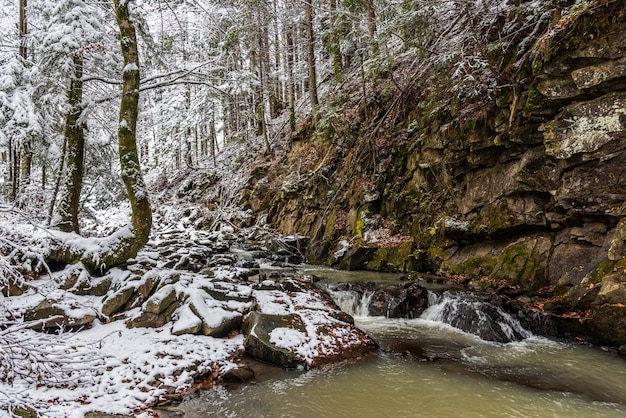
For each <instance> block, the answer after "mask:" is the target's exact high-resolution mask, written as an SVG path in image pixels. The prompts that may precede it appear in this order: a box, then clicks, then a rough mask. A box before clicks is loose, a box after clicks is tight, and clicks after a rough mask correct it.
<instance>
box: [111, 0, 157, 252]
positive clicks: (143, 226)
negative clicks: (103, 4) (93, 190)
mask: <svg viewBox="0 0 626 418" xmlns="http://www.w3.org/2000/svg"><path fill="white" fill-rule="evenodd" d="M131 1H132V0H113V2H114V4H115V16H116V19H117V24H118V26H119V28H120V45H121V48H122V55H123V56H124V70H123V73H122V81H123V86H122V101H121V104H120V118H119V127H118V131H117V137H118V144H119V154H120V167H121V171H122V180H123V181H124V185H125V186H126V191H127V192H128V198H129V200H130V205H131V210H132V215H131V216H132V218H131V224H132V227H133V232H134V239H132V240H130V242H129V243H128V244H129V247H128V248H127V249H126V251H125V253H126V254H120V255H122V258H123V260H121V259H119V260H116V261H118V262H122V261H125V260H126V259H127V258H128V257H134V256H135V255H136V254H137V251H139V249H141V248H142V247H143V246H144V245H145V243H146V242H147V241H148V236H149V235H150V229H151V228H152V208H151V207H150V201H149V199H148V191H147V189H146V186H145V184H144V181H143V175H142V173H141V167H140V165H139V155H138V153H137V140H136V133H137V115H138V113H139V84H140V74H139V51H138V48H137V36H136V34H135V27H134V25H133V23H132V21H131V18H130V14H129V10H128V4H129V3H131ZM124 257H126V258H124Z"/></svg>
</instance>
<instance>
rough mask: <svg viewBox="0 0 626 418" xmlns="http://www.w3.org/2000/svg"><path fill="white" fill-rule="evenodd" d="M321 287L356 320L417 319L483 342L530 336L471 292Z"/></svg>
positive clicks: (356, 285)
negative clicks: (454, 330) (455, 329)
mask: <svg viewBox="0 0 626 418" xmlns="http://www.w3.org/2000/svg"><path fill="white" fill-rule="evenodd" d="M323 287H324V290H326V292H328V294H329V295H330V296H331V297H332V298H333V300H334V301H335V303H337V305H338V306H339V308H341V310H343V311H344V312H346V313H348V314H350V315H352V316H356V317H364V316H385V317H386V318H406V319H415V318H418V319H423V320H426V321H432V322H439V323H444V324H447V325H450V326H452V327H454V328H458V329H460V330H462V331H465V332H467V333H469V334H474V335H476V336H478V337H480V338H481V339H483V340H486V341H496V342H503V343H506V342H511V341H521V340H523V339H525V338H528V337H531V336H532V333H531V332H529V331H527V330H526V329H524V327H523V326H522V325H521V324H520V322H519V320H518V319H517V318H514V317H513V316H512V315H511V314H509V313H507V312H505V311H504V310H503V309H502V308H500V307H498V306H495V305H493V304H492V303H490V301H489V300H487V299H486V298H484V297H481V296H480V295H476V294H474V293H471V292H466V291H457V292H455V291H450V290H448V291H445V292H443V293H436V292H434V291H431V290H426V289H424V288H420V287H419V286H415V287H411V286H409V287H399V286H397V285H396V286H395V287H393V286H386V287H385V286H371V285H369V284H366V285H364V284H362V283H325V284H324V285H323ZM368 287H369V288H368ZM420 289H421V290H420Z"/></svg>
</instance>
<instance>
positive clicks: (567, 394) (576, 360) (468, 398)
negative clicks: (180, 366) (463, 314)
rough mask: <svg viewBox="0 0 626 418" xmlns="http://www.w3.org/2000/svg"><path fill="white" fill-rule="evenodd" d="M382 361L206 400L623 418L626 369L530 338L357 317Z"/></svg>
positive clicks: (192, 404)
mask: <svg viewBox="0 0 626 418" xmlns="http://www.w3.org/2000/svg"><path fill="white" fill-rule="evenodd" d="M357 322H358V324H359V325H360V326H361V327H362V328H364V329H365V330H367V332H368V333H370V335H372V336H373V337H374V338H375V339H377V340H378V341H379V342H380V344H381V352H380V353H379V355H378V356H373V357H372V358H369V359H362V360H361V361H352V362H349V363H342V364H336V365H332V366H328V367H324V368H321V369H316V370H311V371H306V372H297V371H287V372H284V371H280V372H277V373H275V374H271V375H270V376H269V377H266V379H265V380H262V381H257V382H255V383H249V384H246V385H241V386H231V387H220V388H217V389H213V390H209V391H206V392H201V393H197V394H196V395H194V396H193V397H192V398H191V399H188V400H187V401H185V402H184V403H183V404H182V405H181V406H180V408H181V409H182V410H183V411H185V413H186V415H185V416H186V417H188V418H199V417H207V416H216V417H312V418H313V417H457V416H463V417H472V416H473V417H506V416H508V417H548V416H549V417H568V418H571V417H624V416H626V361H624V360H623V359H621V358H619V357H617V356H616V355H614V354H612V353H607V352H603V351H601V350H599V349H592V348H589V347H583V346H577V345H572V344H563V343H559V342H554V341H550V340H547V339H543V338H538V337H531V338H527V339H525V340H523V341H521V342H515V343H508V344H496V343H488V342H484V341H482V340H480V339H478V338H477V337H475V336H473V335H469V334H466V333H463V332H460V331H457V330H455V329H453V328H451V327H449V326H447V325H442V324H440V323H436V322H432V321H427V320H422V319H415V320H398V319H384V318H370V317H358V318H357Z"/></svg>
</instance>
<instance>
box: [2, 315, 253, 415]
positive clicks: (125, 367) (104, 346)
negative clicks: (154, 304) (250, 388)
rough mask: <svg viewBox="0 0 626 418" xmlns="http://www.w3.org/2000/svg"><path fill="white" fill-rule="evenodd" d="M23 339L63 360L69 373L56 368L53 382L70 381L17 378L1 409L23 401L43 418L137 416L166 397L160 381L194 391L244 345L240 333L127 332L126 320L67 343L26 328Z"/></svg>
mask: <svg viewBox="0 0 626 418" xmlns="http://www.w3.org/2000/svg"><path fill="white" fill-rule="evenodd" d="M16 337H17V338H18V339H19V341H22V342H25V341H28V342H30V343H31V344H33V345H35V346H36V347H41V348H44V349H45V352H41V353H39V354H40V355H45V356H46V358H47V359H48V361H51V360H58V361H61V362H62V363H61V364H63V368H62V369H60V370H56V371H55V370H53V374H52V376H50V379H49V380H52V379H54V380H57V381H62V382H63V383H62V384H59V385H56V386H49V385H48V384H44V385H41V386H40V385H37V384H36V382H32V381H28V380H26V379H16V381H15V382H14V385H13V386H8V387H7V385H6V384H0V405H3V404H4V405H6V404H7V403H9V402H11V401H15V400H17V399H19V403H21V404H22V405H24V404H25V405H28V406H31V407H32V406H34V407H35V408H37V409H38V411H39V413H40V414H41V416H43V417H68V418H73V417H76V418H82V417H83V416H84V415H85V414H86V413H87V412H90V411H106V412H107V413H113V414H133V413H134V412H135V411H136V410H138V409H139V410H141V409H144V408H145V406H146V404H150V403H153V402H155V401H157V400H158V399H159V398H160V397H162V396H163V395H165V394H166V391H165V389H160V388H156V387H155V382H159V383H162V384H163V385H166V386H172V387H174V388H175V389H176V391H178V392H181V391H185V390H189V389H190V388H191V386H192V385H193V383H194V382H193V377H194V376H195V375H196V374H204V373H213V370H214V369H215V367H217V368H218V369H221V370H222V371H225V370H227V369H229V368H231V367H234V363H232V362H231V360H230V359H231V358H232V357H233V355H234V353H236V352H237V351H239V350H241V349H242V346H243V338H242V337H241V336H236V337H235V338H232V339H228V340H224V339H216V338H213V337H206V336H198V335H188V334H185V335H181V336H176V337H175V336H173V335H172V334H171V333H170V332H169V331H168V329H167V327H163V328H159V329H152V328H136V329H128V328H126V326H125V324H124V322H123V321H118V322H113V323H110V324H106V325H105V324H101V323H99V322H97V323H96V325H95V326H94V327H93V328H92V329H89V330H85V331H82V332H78V333H65V334H63V335H62V338H61V341H60V340H59V336H56V335H50V334H44V333H39V332H35V331H33V330H22V331H20V332H19V333H17V336H16ZM55 357H56V358H55ZM64 361H65V363H63V362H64Z"/></svg>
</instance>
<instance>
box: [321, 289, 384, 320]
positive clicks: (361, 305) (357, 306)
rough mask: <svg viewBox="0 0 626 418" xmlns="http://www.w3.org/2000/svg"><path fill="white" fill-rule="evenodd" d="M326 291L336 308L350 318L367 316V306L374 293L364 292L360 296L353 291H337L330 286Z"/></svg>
mask: <svg viewBox="0 0 626 418" xmlns="http://www.w3.org/2000/svg"><path fill="white" fill-rule="evenodd" d="M326 291H327V292H328V294H329V295H330V296H331V297H332V298H333V300H334V301H335V303H336V304H337V306H339V308H340V309H341V310H342V311H344V312H345V313H347V314H350V315H352V316H368V315H369V305H370V302H371V300H372V296H373V295H374V292H371V291H365V292H363V293H362V294H360V293H359V292H356V291H354V290H349V289H348V290H337V289H333V288H332V287H331V286H327V287H326Z"/></svg>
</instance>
